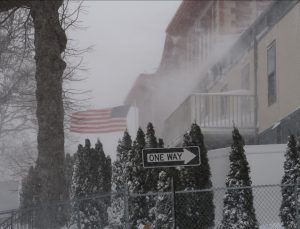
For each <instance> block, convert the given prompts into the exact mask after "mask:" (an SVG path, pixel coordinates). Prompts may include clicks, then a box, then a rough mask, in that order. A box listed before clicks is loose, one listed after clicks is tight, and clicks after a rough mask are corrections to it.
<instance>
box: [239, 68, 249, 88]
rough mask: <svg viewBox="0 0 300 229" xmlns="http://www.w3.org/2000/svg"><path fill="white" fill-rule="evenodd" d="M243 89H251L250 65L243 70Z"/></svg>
mask: <svg viewBox="0 0 300 229" xmlns="http://www.w3.org/2000/svg"><path fill="white" fill-rule="evenodd" d="M241 89H245V90H249V89H250V64H247V65H246V66H245V67H243V69H242V75H241Z"/></svg>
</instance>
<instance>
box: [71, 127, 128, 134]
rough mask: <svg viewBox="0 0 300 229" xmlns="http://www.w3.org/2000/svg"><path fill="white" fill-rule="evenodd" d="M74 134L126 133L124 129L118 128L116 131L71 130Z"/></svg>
mask: <svg viewBox="0 0 300 229" xmlns="http://www.w3.org/2000/svg"><path fill="white" fill-rule="evenodd" d="M70 130H71V131H72V132H74V133H79V134H101V133H111V132H120V131H124V130H125V129H124V128H116V129H109V130H81V129H80V130H78V129H70Z"/></svg>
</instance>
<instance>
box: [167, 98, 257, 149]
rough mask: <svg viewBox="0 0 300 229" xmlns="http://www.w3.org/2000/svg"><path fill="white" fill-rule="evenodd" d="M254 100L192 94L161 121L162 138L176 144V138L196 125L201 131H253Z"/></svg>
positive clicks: (168, 142) (169, 143)
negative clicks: (162, 126) (163, 123)
mask: <svg viewBox="0 0 300 229" xmlns="http://www.w3.org/2000/svg"><path fill="white" fill-rule="evenodd" d="M254 111H255V97H254V95H252V94H246V93H243V94H242V93H240V94H234V93H230V92H225V93H194V94H192V95H190V96H189V97H188V98H187V99H186V100H185V101H184V102H183V103H182V104H181V105H180V106H179V107H178V108H177V109H176V110H175V111H174V112H173V113H172V114H171V115H170V116H169V118H168V119H167V120H166V121H165V125H164V132H163V133H164V139H165V141H166V143H167V144H168V145H176V142H178V141H179V138H182V136H183V134H184V133H185V132H186V131H187V130H188V129H189V128H190V126H191V124H192V123H193V122H196V123H197V124H198V125H200V127H201V128H202V129H203V131H204V132H205V131H218V130H229V129H230V130H231V129H232V127H233V125H235V126H237V127H238V128H240V129H254V128H255V116H254V115H255V113H254Z"/></svg>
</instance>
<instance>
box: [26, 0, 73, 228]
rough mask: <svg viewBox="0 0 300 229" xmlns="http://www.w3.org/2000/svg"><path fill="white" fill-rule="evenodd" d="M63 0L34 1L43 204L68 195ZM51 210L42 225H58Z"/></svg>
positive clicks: (40, 172) (47, 226) (51, 202)
mask: <svg viewBox="0 0 300 229" xmlns="http://www.w3.org/2000/svg"><path fill="white" fill-rule="evenodd" d="M62 2H63V0H55V1H43V0H39V1H31V3H30V4H31V7H30V8H31V16H32V18H33V22H34V28H35V41H34V44H35V60H36V74H35V77H36V84H37V89H36V99H37V111H36V116H37V120H38V137H37V141H38V159H37V169H38V172H39V177H40V179H41V184H40V185H41V186H40V190H41V192H40V195H39V202H40V203H42V204H43V205H47V204H53V203H54V202H57V201H59V200H63V199H64V198H65V179H64V123H63V120H64V108H63V98H62V76H63V72H64V70H65V68H66V63H65V62H64V61H63V59H62V57H61V53H62V52H63V51H64V50H65V48H66V43H67V37H66V34H65V31H64V30H63V29H62V28H61V25H60V23H59V14H58V9H59V7H60V6H61V5H62ZM45 210H46V209H45ZM49 213H50V212H49V209H48V210H47V214H46V215H44V216H42V219H41V226H40V227H41V228H58V227H59V226H58V224H59V223H60V222H59V220H58V219H57V217H58V215H59V213H57V212H56V213H55V212H52V213H53V214H49Z"/></svg>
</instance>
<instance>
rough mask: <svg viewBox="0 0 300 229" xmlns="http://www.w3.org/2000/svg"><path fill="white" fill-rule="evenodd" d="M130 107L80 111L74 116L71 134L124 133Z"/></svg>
mask: <svg viewBox="0 0 300 229" xmlns="http://www.w3.org/2000/svg"><path fill="white" fill-rule="evenodd" d="M128 110H129V106H127V105H124V106H118V107H112V108H105V109H97V110H86V111H79V112H75V113H73V114H72V117H71V128H70V131H71V132H75V133H82V134H98V133H110V132H117V131H124V130H125V129H126V128H127V125H126V116H127V113H128Z"/></svg>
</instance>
